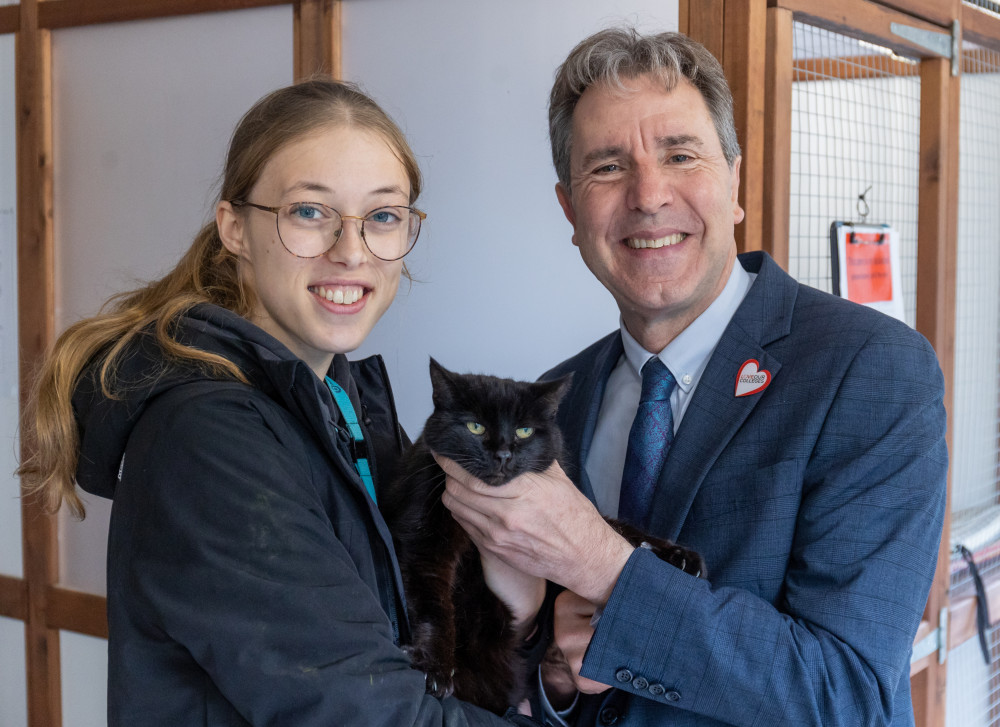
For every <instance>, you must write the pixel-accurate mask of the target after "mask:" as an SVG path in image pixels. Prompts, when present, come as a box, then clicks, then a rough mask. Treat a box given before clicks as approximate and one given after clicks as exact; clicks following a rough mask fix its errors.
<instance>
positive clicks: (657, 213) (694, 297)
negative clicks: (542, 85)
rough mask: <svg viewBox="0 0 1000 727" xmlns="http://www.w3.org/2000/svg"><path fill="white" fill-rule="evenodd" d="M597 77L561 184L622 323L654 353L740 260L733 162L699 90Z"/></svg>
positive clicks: (578, 238)
mask: <svg viewBox="0 0 1000 727" xmlns="http://www.w3.org/2000/svg"><path fill="white" fill-rule="evenodd" d="M625 85H626V86H627V88H628V89H629V90H628V91H627V92H625V93H623V92H621V91H619V90H615V89H611V88H608V87H607V86H603V85H602V86H592V87H590V88H588V89H587V90H586V91H585V92H584V94H583V96H581V98H580V101H579V103H578V104H577V106H576V110H575V112H574V114H573V136H572V140H573V146H572V151H571V155H570V175H571V177H570V178H571V183H572V190H571V191H569V192H567V190H566V189H565V188H564V187H562V185H557V186H556V194H557V196H558V197H559V202H560V204H561V205H562V207H563V211H564V212H565V214H566V218H567V219H568V220H569V221H570V223H571V224H572V225H573V244H575V245H576V246H577V247H579V249H580V254H581V255H582V256H583V260H584V262H585V263H586V264H587V267H589V268H590V271H591V272H592V273H593V274H594V275H595V276H596V277H597V279H598V280H600V281H601V283H603V284H604V286H605V287H606V288H607V289H608V290H609V291H610V292H611V294H612V295H613V296H614V298H615V300H616V301H617V302H618V307H619V309H620V310H621V312H622V317H623V319H624V321H625V324H626V326H627V328H628V330H629V332H630V333H631V334H632V335H633V336H635V338H636V339H637V340H638V341H639V343H641V344H642V345H643V346H644V347H645V348H646V349H647V350H650V351H659V350H660V349H662V348H663V347H664V346H665V345H666V344H667V343H669V342H670V341H671V340H672V339H673V338H674V337H675V336H676V335H677V334H678V333H679V332H680V331H682V330H683V329H684V328H685V327H686V326H687V325H688V324H689V323H691V321H693V320H694V319H695V318H697V317H698V316H699V315H700V314H701V313H702V312H703V311H704V310H705V309H706V308H707V307H708V306H709V304H711V302H712V301H713V300H715V298H716V297H717V296H718V295H719V293H720V292H721V291H722V289H723V288H724V287H725V284H726V280H727V279H728V276H729V273H730V271H731V270H732V266H733V263H734V262H735V259H736V243H735V239H734V236H733V227H734V225H736V224H737V223H739V222H740V221H741V220H742V219H743V210H742V209H741V208H740V206H739V204H738V202H737V192H738V189H739V166H740V165H739V162H740V160H739V159H737V160H736V161H735V163H734V164H733V166H732V168H730V167H729V165H728V164H727V163H726V160H725V157H724V156H723V153H722V146H721V144H720V143H719V137H718V134H717V133H716V131H715V126H714V125H713V123H712V118H711V116H710V114H709V112H708V108H707V107H706V105H705V101H704V100H703V99H702V96H701V94H700V93H699V92H698V90H697V89H696V88H695V87H694V86H693V85H692V84H691V83H690V82H688V81H681V82H680V83H678V84H677V86H676V87H675V88H674V89H673V90H672V91H670V92H667V91H664V90H663V87H662V84H660V83H658V82H657V81H655V80H653V79H652V78H650V77H649V76H640V77H639V78H636V79H632V80H630V81H626V84H625Z"/></svg>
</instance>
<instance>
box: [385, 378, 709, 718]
mask: <svg viewBox="0 0 1000 727" xmlns="http://www.w3.org/2000/svg"><path fill="white" fill-rule="evenodd" d="M430 373H431V384H432V387H433V392H434V393H433V400H434V412H433V413H432V414H431V416H430V418H429V419H428V420H427V423H426V424H425V426H424V431H423V433H422V434H421V435H420V438H419V439H417V441H416V442H415V443H414V444H413V446H412V447H411V448H410V449H409V450H408V451H407V453H406V455H405V456H404V459H403V462H402V465H401V468H400V473H401V474H400V476H399V477H397V478H396V479H395V480H394V481H393V482H392V483H391V484H390V485H389V487H388V488H385V491H383V492H380V493H379V503H380V508H381V510H382V513H383V515H384V517H385V519H386V522H387V523H388V524H389V528H390V530H391V532H392V534H393V538H394V540H395V544H396V551H397V554H398V557H399V564H400V568H401V569H402V574H403V585H404V589H405V592H406V599H407V605H408V611H409V617H410V626H411V631H412V643H411V644H410V645H409V646H408V649H409V652H410V656H411V659H412V662H413V665H414V666H415V667H416V668H418V669H420V670H422V671H424V672H425V673H426V674H427V690H428V691H429V692H431V693H433V694H435V695H437V696H445V695H448V694H451V693H454V694H455V695H456V696H457V697H459V698H460V699H463V700H465V701H469V702H472V703H474V704H477V705H479V706H481V707H484V708H485V709H489V710H490V711H492V712H495V713H497V714H503V712H504V711H506V709H507V707H508V706H510V705H516V704H518V703H520V701H521V700H522V699H523V698H524V696H525V695H526V693H527V688H526V685H525V678H526V676H527V675H526V674H525V673H524V672H525V666H524V664H522V663H521V659H520V657H519V652H518V649H517V646H518V644H517V638H518V637H517V635H516V634H515V632H514V629H513V628H512V616H511V612H510V610H509V609H508V608H507V606H506V605H505V604H504V603H503V602H502V601H501V600H500V599H499V598H497V597H496V596H495V595H494V594H493V593H492V592H491V591H490V590H489V588H487V586H486V583H485V581H484V578H483V572H482V566H481V565H480V561H479V554H478V552H477V550H476V548H475V545H474V544H473V543H472V541H471V540H470V539H469V536H468V535H467V534H466V533H465V531H464V530H463V529H462V528H461V527H460V526H459V525H458V524H457V523H456V522H455V520H454V519H453V518H452V516H451V513H450V512H449V511H448V509H447V508H445V507H444V505H443V504H442V503H441V494H442V492H443V491H444V472H443V471H442V470H441V468H440V467H438V465H437V463H436V462H435V461H434V459H433V457H432V456H431V451H432V450H433V451H434V452H437V453H438V454H441V455H444V456H446V457H448V458H450V459H452V460H454V461H455V462H457V463H458V464H459V465H461V466H462V467H464V468H465V469H466V470H467V471H469V472H470V473H472V474H473V475H475V476H476V477H478V478H479V479H481V480H482V481H483V482H485V483H487V484H489V485H494V486H499V485H503V484H505V483H506V482H508V481H510V480H511V479H512V478H514V477H516V476H517V475H519V474H522V473H524V472H541V471H543V470H545V469H547V468H548V467H549V465H551V464H552V462H553V461H554V460H558V459H559V458H560V455H561V454H562V436H561V435H560V432H559V427H558V425H557V424H556V411H557V410H558V408H559V402H560V401H561V399H562V397H563V394H564V393H565V391H566V389H567V388H568V386H569V378H564V379H559V380H556V381H549V382H535V383H530V382H520V381H512V380H511V379H502V378H497V377H494V376H482V375H475V374H456V373H453V372H451V371H448V370H447V369H445V368H444V367H442V366H441V365H440V364H438V363H437V362H436V361H435V360H434V359H431V362H430ZM609 522H611V524H612V525H613V526H614V527H615V529H616V530H618V532H620V533H621V534H622V535H623V536H624V537H625V538H626V539H627V540H629V542H631V543H632V544H633V545H640V544H642V545H644V547H650V548H652V550H653V551H654V552H656V554H657V555H658V556H659V557H661V558H663V559H664V560H666V561H667V562H669V563H672V564H673V565H675V566H677V567H679V568H682V569H683V570H686V571H688V572H690V573H692V574H695V575H698V574H702V573H703V571H704V565H703V563H702V560H701V557H700V556H699V555H698V554H697V553H694V552H693V551H690V550H687V549H685V548H681V547H680V546H677V545H675V544H673V543H671V542H669V541H665V540H661V539H657V538H651V537H649V536H646V535H644V534H642V533H641V532H639V531H638V530H636V529H635V528H632V527H631V526H630V525H628V524H626V523H622V522H619V521H614V520H609Z"/></svg>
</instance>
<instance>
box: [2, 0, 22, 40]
mask: <svg viewBox="0 0 1000 727" xmlns="http://www.w3.org/2000/svg"><path fill="white" fill-rule="evenodd" d="M20 28H21V9H20V8H19V7H18V6H17V5H0V34H3V33H16V32H17V31H18V30H20Z"/></svg>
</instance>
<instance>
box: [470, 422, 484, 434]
mask: <svg viewBox="0 0 1000 727" xmlns="http://www.w3.org/2000/svg"><path fill="white" fill-rule="evenodd" d="M465 426H467V427H468V428H469V431H470V432H472V433H473V434H482V433H484V432H485V431H486V427H484V426H483V425H482V424H480V423H479V422H466V423H465Z"/></svg>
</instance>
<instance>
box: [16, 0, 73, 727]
mask: <svg viewBox="0 0 1000 727" xmlns="http://www.w3.org/2000/svg"><path fill="white" fill-rule="evenodd" d="M41 4H42V3H40V2H39V1H38V0H22V2H21V13H20V15H21V27H20V30H19V31H18V33H17V37H16V40H15V64H16V66H15V67H16V68H17V72H16V74H15V83H14V98H15V109H16V132H15V133H16V142H17V143H16V147H17V295H18V303H17V314H18V324H17V325H18V349H19V352H20V400H21V411H22V412H23V411H24V410H25V405H26V403H27V399H28V395H29V391H30V390H31V381H32V377H33V374H34V372H35V370H36V368H37V365H38V363H39V362H40V361H41V359H42V357H43V355H44V353H45V351H46V349H47V347H48V345H49V343H50V342H51V341H52V338H53V333H54V326H55V323H54V320H55V316H54V311H55V307H54V295H53V285H54V283H53V243H52V127H51V119H52V114H51V111H52V89H51V77H52V74H51V44H50V39H49V31H47V30H44V29H42V28H40V27H39V25H38V10H39V5H41ZM33 447H34V442H33V440H32V438H31V436H30V431H29V430H28V429H23V430H22V437H21V456H22V459H23V458H27V457H28V456H29V455H30V453H31V451H32V449H33ZM21 523H22V541H23V558H24V579H25V581H26V584H27V598H28V602H27V615H26V616H27V617H26V621H25V634H26V636H25V641H26V643H25V659H26V665H27V683H28V725H29V727H60V725H61V724H62V704H61V695H60V669H59V632H58V631H55V630H53V629H50V628H49V627H48V624H47V605H48V604H47V598H46V596H47V590H48V587H49V585H50V584H52V583H54V582H55V581H56V579H57V577H58V572H59V569H58V563H57V552H58V551H57V548H56V521H55V518H54V517H53V516H52V515H50V514H47V513H45V512H44V511H43V510H42V508H41V507H40V505H39V503H38V502H37V501H36V500H35V499H34V498H27V497H26V498H22V500H21Z"/></svg>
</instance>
